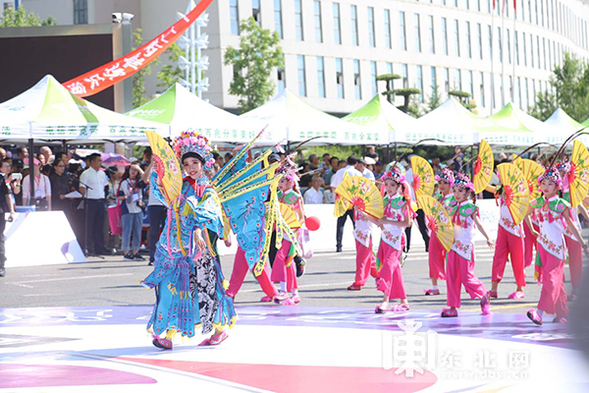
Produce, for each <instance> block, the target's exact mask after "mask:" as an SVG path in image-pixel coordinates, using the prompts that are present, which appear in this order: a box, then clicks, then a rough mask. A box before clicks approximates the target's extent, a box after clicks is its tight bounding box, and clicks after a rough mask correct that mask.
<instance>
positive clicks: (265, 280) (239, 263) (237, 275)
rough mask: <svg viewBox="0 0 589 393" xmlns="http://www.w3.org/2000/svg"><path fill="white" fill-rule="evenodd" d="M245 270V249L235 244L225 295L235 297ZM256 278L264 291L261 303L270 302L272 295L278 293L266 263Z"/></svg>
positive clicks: (246, 269) (246, 268) (245, 272)
mask: <svg viewBox="0 0 589 393" xmlns="http://www.w3.org/2000/svg"><path fill="white" fill-rule="evenodd" d="M247 272H248V265H247V261H246V260H245V251H244V250H243V249H242V248H241V247H240V246H237V253H236V254H235V261H234V262H233V272H232V273H231V280H230V281H229V288H228V289H227V296H230V297H231V298H235V295H237V293H238V292H239V289H240V288H241V285H242V284H243V280H244V279H245V276H246V274H247ZM256 279H257V280H258V283H259V284H260V287H262V290H263V291H264V293H265V296H263V297H262V298H261V299H260V301H261V302H263V303H267V302H271V301H272V300H273V299H274V297H275V296H277V295H278V290H277V289H276V287H275V286H274V284H273V283H272V280H270V268H269V267H268V264H266V265H265V266H264V270H263V271H262V273H261V274H260V275H259V276H257V277H256Z"/></svg>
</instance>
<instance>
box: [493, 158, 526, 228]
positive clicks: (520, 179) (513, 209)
mask: <svg viewBox="0 0 589 393" xmlns="http://www.w3.org/2000/svg"><path fill="white" fill-rule="evenodd" d="M497 171H498V173H499V179H501V187H503V192H504V198H505V204H506V205H507V208H508V209H509V213H511V217H512V218H513V222H514V223H515V225H519V224H521V222H522V221H523V220H524V218H526V214H527V212H528V208H529V206H530V192H529V191H528V182H527V180H526V178H525V177H524V175H523V173H522V172H521V171H520V170H519V169H518V168H517V166H515V165H514V164H512V163H509V162H506V163H503V164H499V165H497Z"/></svg>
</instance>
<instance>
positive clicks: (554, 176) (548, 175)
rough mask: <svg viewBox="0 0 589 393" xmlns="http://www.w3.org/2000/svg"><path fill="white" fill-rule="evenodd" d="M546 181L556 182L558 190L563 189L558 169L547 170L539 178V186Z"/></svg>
mask: <svg viewBox="0 0 589 393" xmlns="http://www.w3.org/2000/svg"><path fill="white" fill-rule="evenodd" d="M544 179H546V180H550V181H553V182H555V183H556V185H557V186H558V189H559V190H560V189H562V177H560V172H559V171H558V168H557V167H550V168H547V169H546V170H545V171H544V173H543V174H541V175H540V177H538V184H540V183H542V180H544Z"/></svg>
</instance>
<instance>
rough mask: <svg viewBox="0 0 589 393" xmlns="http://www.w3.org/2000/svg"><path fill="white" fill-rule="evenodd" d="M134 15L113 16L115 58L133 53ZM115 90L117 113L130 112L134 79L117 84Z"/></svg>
mask: <svg viewBox="0 0 589 393" xmlns="http://www.w3.org/2000/svg"><path fill="white" fill-rule="evenodd" d="M133 18H134V15H133V14H129V13H126V12H125V13H121V12H115V13H113V14H112V23H113V38H114V39H113V41H114V43H113V44H114V45H113V52H114V53H113V58H114V59H117V58H121V57H123V56H124V55H126V54H128V53H131V51H132V47H133V43H132V36H131V20H132V19H133ZM114 88H115V111H117V112H120V113H125V112H129V111H130V110H132V109H133V78H127V79H125V80H124V81H123V83H117V84H115V85H114Z"/></svg>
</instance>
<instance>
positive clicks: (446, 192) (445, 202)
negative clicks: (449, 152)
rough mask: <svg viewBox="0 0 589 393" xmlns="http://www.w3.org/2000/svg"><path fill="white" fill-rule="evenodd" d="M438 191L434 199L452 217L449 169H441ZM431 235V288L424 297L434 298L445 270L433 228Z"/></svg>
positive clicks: (443, 253) (442, 251)
mask: <svg viewBox="0 0 589 393" xmlns="http://www.w3.org/2000/svg"><path fill="white" fill-rule="evenodd" d="M436 180H437V181H438V190H439V191H440V192H439V193H438V194H436V196H435V198H436V199H437V200H438V202H440V203H441V204H442V206H444V208H445V209H446V211H447V212H448V214H449V215H450V217H452V216H453V215H454V212H455V210H456V207H457V206H458V203H457V202H456V198H454V194H453V193H452V186H453V185H454V173H453V172H452V171H451V170H449V169H443V170H442V171H441V172H440V174H439V175H438V176H436ZM430 229H431V231H432V233H431V236H430V238H429V251H428V252H429V255H428V261H429V278H430V279H431V280H432V287H431V288H430V289H427V290H425V294H426V296H434V295H439V294H440V289H439V288H438V280H445V279H446V269H445V268H444V262H445V260H446V249H445V248H444V246H443V245H442V243H441V242H440V240H439V239H438V236H437V233H436V231H435V229H434V228H430Z"/></svg>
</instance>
